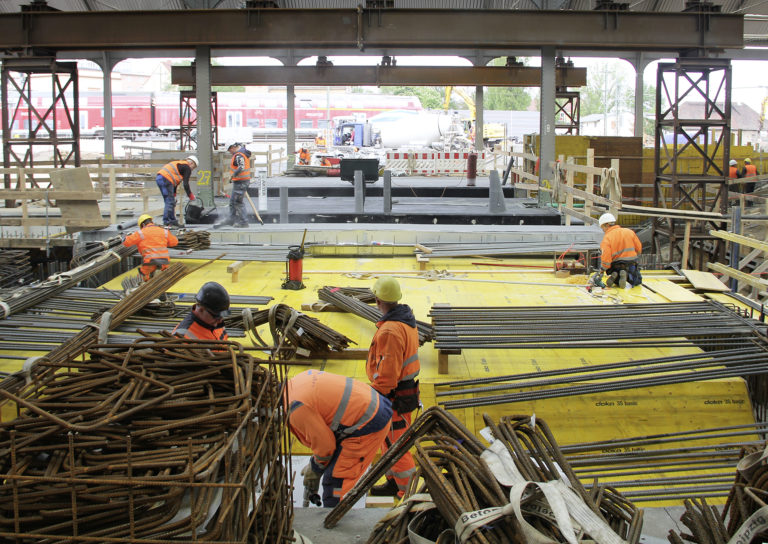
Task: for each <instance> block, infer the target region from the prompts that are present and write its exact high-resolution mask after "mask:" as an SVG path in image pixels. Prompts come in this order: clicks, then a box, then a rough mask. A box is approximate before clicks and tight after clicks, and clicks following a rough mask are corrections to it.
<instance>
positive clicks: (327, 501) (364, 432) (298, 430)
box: [285, 370, 392, 508]
mask: <svg viewBox="0 0 768 544" xmlns="http://www.w3.org/2000/svg"><path fill="white" fill-rule="evenodd" d="M285 391H286V405H287V413H288V428H289V429H290V430H291V432H292V433H293V434H295V435H296V438H298V439H299V442H301V443H302V444H304V445H305V446H307V447H308V448H309V449H311V450H312V457H311V458H310V460H309V464H308V465H307V466H306V467H305V468H304V469H303V470H302V471H301V474H302V476H303V477H304V487H305V489H306V490H307V493H306V495H305V496H306V497H307V498H310V497H311V500H312V502H313V503H314V504H316V505H317V506H319V502H320V501H319V497H318V496H317V493H318V491H319V489H320V483H321V480H322V487H323V489H322V504H323V506H325V507H327V508H332V507H334V506H336V505H337V504H338V503H339V501H340V500H341V499H342V498H343V497H344V495H346V494H347V493H348V492H349V490H350V489H352V487H353V486H354V485H355V483H357V481H358V480H359V479H360V477H361V476H362V475H363V474H364V473H365V471H366V470H367V469H368V466H369V465H370V464H371V462H372V461H373V458H374V456H375V455H376V453H377V452H378V451H379V448H380V447H381V444H382V443H383V441H384V438H385V436H386V434H387V430H388V429H389V422H390V420H391V419H392V405H391V403H390V402H389V400H388V399H386V398H385V397H383V396H382V395H379V394H378V393H377V392H376V391H374V390H373V389H372V388H371V386H369V385H368V384H366V383H363V382H361V381H358V380H354V379H352V378H348V377H346V376H339V375H337V374H331V373H329V372H321V371H319V370H307V371H304V372H302V373H300V374H297V375H296V376H295V377H293V378H291V379H290V380H288V384H287V387H286V390H285Z"/></svg>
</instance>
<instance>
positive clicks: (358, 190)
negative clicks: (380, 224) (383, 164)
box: [355, 170, 365, 213]
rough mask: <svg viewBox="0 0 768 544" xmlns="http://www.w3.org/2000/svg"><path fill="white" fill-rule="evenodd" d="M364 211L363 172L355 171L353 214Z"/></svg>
mask: <svg viewBox="0 0 768 544" xmlns="http://www.w3.org/2000/svg"><path fill="white" fill-rule="evenodd" d="M364 211H365V182H364V181H363V171H362V170H355V213H363V212H364Z"/></svg>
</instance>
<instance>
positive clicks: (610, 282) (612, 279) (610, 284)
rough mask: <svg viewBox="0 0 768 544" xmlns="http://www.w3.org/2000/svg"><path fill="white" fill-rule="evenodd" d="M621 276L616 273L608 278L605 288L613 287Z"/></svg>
mask: <svg viewBox="0 0 768 544" xmlns="http://www.w3.org/2000/svg"><path fill="white" fill-rule="evenodd" d="M618 277H619V275H618V274H617V273H616V272H614V273H613V274H611V275H610V276H608V278H607V279H606V280H605V286H606V287H613V284H614V283H616V280H617V279H618Z"/></svg>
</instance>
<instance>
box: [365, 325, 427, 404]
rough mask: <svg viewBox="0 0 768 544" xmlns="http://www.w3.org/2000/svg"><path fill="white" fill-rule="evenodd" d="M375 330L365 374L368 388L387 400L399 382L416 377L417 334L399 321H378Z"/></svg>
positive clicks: (416, 330) (415, 330)
mask: <svg viewBox="0 0 768 544" xmlns="http://www.w3.org/2000/svg"><path fill="white" fill-rule="evenodd" d="M376 326H377V327H378V328H379V330H377V331H376V334H374V335H373V340H371V347H370V348H368V361H367V363H366V365H365V372H366V374H368V379H369V380H370V381H371V386H372V387H373V388H374V389H375V390H376V391H378V392H379V393H381V394H382V395H384V396H387V395H389V394H390V393H391V392H392V391H393V390H394V389H395V388H396V387H397V384H398V383H399V382H401V381H404V380H412V379H415V378H416V377H417V376H418V375H419V370H421V364H420V363H419V332H418V329H416V327H411V326H409V325H407V324H405V323H403V322H401V321H379V322H378V323H376Z"/></svg>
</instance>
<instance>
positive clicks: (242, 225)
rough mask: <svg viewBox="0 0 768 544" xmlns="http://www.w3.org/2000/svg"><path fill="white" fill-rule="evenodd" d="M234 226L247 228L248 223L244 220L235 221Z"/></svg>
mask: <svg viewBox="0 0 768 544" xmlns="http://www.w3.org/2000/svg"><path fill="white" fill-rule="evenodd" d="M234 227H235V228H236V229H247V228H248V223H243V222H240V223H235V225H234Z"/></svg>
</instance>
